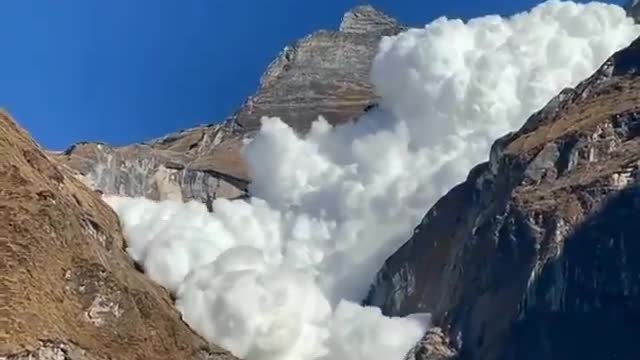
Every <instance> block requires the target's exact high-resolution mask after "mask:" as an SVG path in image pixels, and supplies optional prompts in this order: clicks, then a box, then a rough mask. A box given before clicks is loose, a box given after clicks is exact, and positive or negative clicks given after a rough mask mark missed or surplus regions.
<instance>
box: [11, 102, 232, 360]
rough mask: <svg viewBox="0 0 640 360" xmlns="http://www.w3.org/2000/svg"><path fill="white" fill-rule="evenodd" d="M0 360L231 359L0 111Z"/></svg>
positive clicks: (111, 220) (98, 204)
mask: <svg viewBox="0 0 640 360" xmlns="http://www.w3.org/2000/svg"><path fill="white" fill-rule="evenodd" d="M0 259H2V260H1V261H0V294H1V295H0V359H7V360H8V359H15V360H18V359H43V360H44V359H50V360H53V359H73V360H80V359H92V360H99V359H168V358H170V359H202V360H204V359H233V357H232V356H231V355H230V354H229V353H227V352H225V351H223V350H221V349H220V348H217V347H215V346H210V345H207V344H206V343H205V342H204V340H202V339H201V338H200V337H198V336H196V335H195V334H194V333H193V332H192V331H191V330H190V329H189V328H188V327H187V326H186V325H185V324H184V323H183V322H182V321H181V319H180V317H179V314H178V313H177V312H176V311H175V309H174V308H173V305H172V303H171V300H170V298H169V296H168V294H167V293H166V291H164V290H162V289H160V288H159V287H158V286H155V285H153V284H152V283H151V282H150V281H149V280H148V279H146V278H145V276H144V275H142V274H141V273H139V272H138V271H137V270H136V269H135V268H134V266H133V264H132V263H131V261H130V260H129V259H128V256H127V255H126V253H125V251H124V239H123V237H122V233H121V229H120V225H119V223H118V219H117V217H116V215H115V213H113V212H112V211H111V209H110V208H109V207H108V206H107V205H106V204H105V203H103V202H102V201H101V199H100V198H99V196H98V195H97V194H95V193H94V192H92V191H91V190H89V189H88V188H87V187H86V186H84V185H83V184H82V183H80V182H79V181H78V180H76V179H75V178H74V177H73V176H71V174H69V173H68V171H67V169H66V168H65V167H62V166H60V164H58V163H57V162H55V161H53V160H52V159H50V158H49V157H48V156H47V155H46V154H45V153H44V152H43V151H42V150H41V149H40V148H39V147H38V146H37V145H36V144H35V143H34V142H33V141H32V140H31V139H30V138H29V136H28V134H27V133H26V132H25V131H24V130H22V129H21V128H19V127H18V126H17V125H16V123H15V122H13V120H11V119H10V118H9V116H8V115H7V114H5V113H0Z"/></svg>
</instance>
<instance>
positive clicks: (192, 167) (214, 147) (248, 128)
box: [55, 6, 403, 202]
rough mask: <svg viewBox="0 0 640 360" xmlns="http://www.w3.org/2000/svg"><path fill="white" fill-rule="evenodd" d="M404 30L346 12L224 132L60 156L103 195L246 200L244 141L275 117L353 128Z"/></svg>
mask: <svg viewBox="0 0 640 360" xmlns="http://www.w3.org/2000/svg"><path fill="white" fill-rule="evenodd" d="M402 29H403V27H402V26H401V25H399V24H398V22H397V21H395V20H394V19H392V18H390V17H388V16H386V15H385V14H382V13H381V12H379V11H377V10H375V9H374V8H372V7H370V6H359V7H356V8H354V9H352V10H350V11H349V12H347V13H346V14H345V15H344V17H343V21H342V23H341V25H340V29H339V31H318V32H316V33H314V34H312V35H309V36H307V37H305V38H304V39H302V40H300V41H298V42H297V43H296V44H294V45H293V46H290V47H286V48H285V49H284V50H283V51H282V52H281V53H280V55H279V56H278V57H277V59H275V60H274V61H273V62H272V63H271V64H270V65H269V67H268V68H267V71H266V72H265V74H264V75H263V77H262V79H261V81H260V87H259V89H258V91H257V93H256V94H255V95H254V96H251V97H250V98H249V99H248V100H247V101H246V102H245V103H244V104H243V105H242V107H241V108H240V109H239V110H238V111H237V112H236V113H235V114H233V115H232V116H231V117H230V118H229V119H227V120H226V121H225V122H224V123H223V124H222V125H209V126H200V127H196V128H193V129H188V130H184V131H181V132H178V133H174V134H170V135H167V136H166V137H164V138H161V139H156V140H152V141H149V142H146V143H143V144H134V145H130V146H124V147H111V146H108V145H106V144H97V143H82V144H76V145H73V146H71V147H70V148H69V149H67V150H66V151H64V152H63V153H61V154H55V156H56V157H58V158H59V159H60V160H61V161H62V162H64V163H66V164H67V165H68V166H69V167H70V168H72V169H74V170H75V171H76V172H77V173H78V176H79V177H80V178H81V179H83V181H84V182H85V183H87V184H88V185H89V186H92V187H93V188H95V189H99V190H101V191H102V192H104V193H106V194H114V195H126V196H145V197H149V198H152V199H166V198H174V199H175V198H177V199H184V200H188V199H197V200H200V201H203V202H209V201H211V199H213V198H215V197H225V198H234V197H239V196H244V195H245V193H246V190H247V184H248V182H249V174H248V173H247V169H246V165H245V164H244V161H243V160H242V157H241V148H242V143H243V139H245V138H247V137H251V136H252V134H253V133H255V131H257V130H258V129H259V126H260V119H261V118H262V117H263V116H278V117H281V118H282V119H283V121H285V122H286V123H288V124H289V125H290V126H292V127H293V128H294V129H295V130H296V131H298V132H300V133H304V132H306V131H307V130H308V129H309V128H310V126H311V122H312V121H313V120H315V119H316V118H317V117H318V116H319V115H323V116H324V117H325V118H326V119H327V120H328V121H329V122H330V123H333V124H336V123H340V122H344V121H349V120H353V119H354V118H356V117H357V116H358V115H360V114H362V113H363V112H364V111H365V110H366V109H367V108H368V107H370V106H372V105H374V104H375V102H376V100H377V99H376V96H375V94H374V93H373V89H372V85H371V84H370V83H369V68H370V67H371V62H372V61H373V58H374V56H375V54H376V51H377V47H378V42H379V40H380V39H381V37H382V36H384V35H392V34H397V33H398V32H400V31H402Z"/></svg>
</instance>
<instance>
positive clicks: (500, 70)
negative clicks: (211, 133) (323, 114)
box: [105, 1, 640, 360]
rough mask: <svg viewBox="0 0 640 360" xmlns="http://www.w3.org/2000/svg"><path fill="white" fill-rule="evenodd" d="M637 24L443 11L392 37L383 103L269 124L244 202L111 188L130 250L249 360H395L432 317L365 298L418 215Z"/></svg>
mask: <svg viewBox="0 0 640 360" xmlns="http://www.w3.org/2000/svg"><path fill="white" fill-rule="evenodd" d="M638 34H640V28H639V27H638V26H636V25H634V24H633V21H632V20H631V19H628V18H626V17H625V13H624V11H623V9H621V8H620V7H617V6H614V5H606V4H601V3H590V4H587V5H583V4H576V3H572V2H558V1H550V2H547V3H544V4H541V5H539V6H537V7H535V8H534V9H532V10H531V11H529V12H527V13H522V14H517V15H515V16H512V17H510V18H501V17H498V16H487V17H482V18H477V19H473V20H470V21H469V22H467V23H465V22H462V21H460V20H449V19H446V18H439V19H437V20H435V21H433V22H432V23H430V24H428V25H426V26H425V27H424V28H423V29H411V30H408V31H406V32H404V33H402V34H400V35H397V36H395V37H388V38H385V39H383V41H382V42H381V44H380V47H379V52H378V54H377V56H376V58H375V61H374V65H373V68H372V70H371V80H372V83H373V84H374V86H375V89H376V91H377V92H378V94H379V95H381V96H382V99H383V100H382V103H381V106H380V107H379V109H378V110H376V111H374V112H371V113H369V114H367V115H366V116H364V117H363V118H362V119H360V121H358V122H356V123H352V124H347V125H344V126H340V127H336V128H332V127H331V126H329V125H328V124H327V122H326V121H324V120H323V119H322V118H320V119H319V120H318V121H317V122H316V123H314V125H313V127H312V129H311V131H310V133H309V134H308V135H307V136H306V137H304V138H302V137H299V136H297V135H296V134H295V133H294V132H293V131H292V129H291V128H289V127H288V126H287V125H285V124H284V123H283V122H281V121H280V120H279V119H277V118H265V119H263V124H262V129H261V131H260V133H259V134H258V135H257V136H256V137H255V139H254V140H253V141H252V142H251V143H250V144H248V145H247V147H246V149H245V158H246V160H247V162H248V164H249V165H250V168H251V175H252V179H253V183H252V184H251V189H250V190H251V194H252V195H253V198H252V199H250V200H249V201H247V202H245V201H228V200H224V199H219V200H217V201H215V203H214V204H213V209H214V213H213V214H209V213H207V211H206V209H205V207H204V205H202V204H197V203H193V202H192V203H187V204H181V203H176V202H171V201H164V202H152V201H149V200H145V199H128V198H115V197H107V198H105V199H106V200H107V201H108V202H109V204H110V205H111V206H112V207H113V208H114V209H115V210H116V211H117V213H118V215H119V217H120V219H121V221H122V223H123V227H124V231H125V233H126V235H127V238H128V241H129V244H128V246H129V248H128V252H129V254H130V255H131V257H132V258H133V259H134V260H135V261H137V262H139V263H140V264H141V265H142V266H143V267H144V269H145V272H146V273H147V274H148V276H149V277H151V279H153V280H154V281H156V282H157V283H159V284H161V285H163V286H165V287H167V288H168V289H170V290H171V291H172V292H174V293H175V295H176V299H177V300H176V306H177V307H178V309H179V310H180V312H181V313H182V316H183V318H184V319H185V321H186V322H187V323H189V325H190V326H191V327H192V328H194V329H195V330H196V331H197V332H199V333H200V334H201V335H203V336H204V337H205V338H206V339H208V340H210V341H211V342H214V343H216V344H219V345H221V346H223V347H225V348H227V349H229V350H231V351H232V352H233V353H234V354H235V355H237V356H238V357H240V358H244V359H247V360H254V359H255V360H267V359H274V360H275V359H278V360H294V359H300V360H308V359H327V360H329V359H331V360H338V359H340V360H342V359H344V360H358V359H367V360H371V359H373V360H377V359H379V360H388V359H393V358H395V359H401V358H402V357H403V356H404V355H405V353H406V352H407V351H408V350H409V349H410V348H411V347H412V346H413V344H414V343H415V342H416V341H417V340H419V339H420V337H421V336H422V334H423V333H424V331H425V329H426V328H427V327H428V326H429V316H428V315H427V314H416V315H412V316H409V317H405V318H389V317H385V316H383V315H382V314H381V312H380V310H379V309H376V308H366V307H361V306H359V305H358V303H359V301H360V300H361V299H362V298H363V296H364V295H365V293H366V290H367V288H368V286H369V284H370V283H371V280H372V278H373V276H374V275H375V272H376V271H377V270H378V268H379V267H380V266H381V264H382V263H383V261H384V260H385V258H386V257H388V256H389V255H390V254H392V253H393V252H394V251H395V250H396V249H397V248H398V247H399V246H400V245H401V244H402V242H403V241H405V240H406V239H408V238H409V236H410V233H411V230H412V229H413V227H414V226H415V225H416V224H417V223H418V222H419V221H420V218H421V216H422V215H423V214H424V213H425V212H426V211H427V209H428V208H429V207H430V206H431V205H432V204H433V203H434V202H435V201H436V200H437V199H438V197H440V196H441V195H443V193H444V192H446V191H447V190H448V189H450V188H451V187H452V186H454V185H455V184H456V183H458V182H459V181H461V180H463V179H464V176H465V175H466V173H467V172H468V171H469V169H470V168H471V167H472V166H473V165H475V164H477V163H478V162H481V161H483V160H485V159H486V157H487V155H488V150H489V146H490V144H491V142H492V141H493V140H495V139H496V138H497V137H499V136H501V135H503V134H504V133H505V132H508V131H512V130H515V129H517V128H518V127H519V126H521V125H522V124H523V122H524V121H525V120H526V118H527V117H528V116H529V115H530V114H532V113H533V112H534V111H536V110H537V109H539V108H541V107H542V106H544V105H545V103H546V102H547V101H549V100H550V99H551V97H552V96H554V95H555V94H557V93H558V92H560V90H562V89H563V88H564V87H567V86H574V85H576V84H577V83H578V82H579V81H580V80H582V79H584V78H585V77H587V76H589V75H590V74H591V73H592V72H593V71H594V70H596V69H597V67H598V66H599V65H601V64H602V63H603V61H604V60H605V59H606V58H607V57H608V56H609V55H611V54H612V53H613V52H614V51H616V50H618V49H620V48H622V47H624V46H626V45H627V44H629V43H630V42H631V41H632V40H633V39H634V38H635V37H636V36H637V35H638Z"/></svg>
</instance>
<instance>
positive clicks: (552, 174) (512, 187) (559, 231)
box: [367, 39, 640, 360]
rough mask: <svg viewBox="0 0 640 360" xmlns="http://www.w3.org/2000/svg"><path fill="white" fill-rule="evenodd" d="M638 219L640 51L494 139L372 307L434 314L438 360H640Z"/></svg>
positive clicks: (638, 45)
mask: <svg viewBox="0 0 640 360" xmlns="http://www.w3.org/2000/svg"><path fill="white" fill-rule="evenodd" d="M639 219H640V39H639V40H636V41H635V42H634V43H633V44H631V45H630V46H629V47H628V48H627V49H625V50H622V51H620V52H618V53H616V54H615V55H614V56H612V57H611V58H610V59H609V60H608V61H607V62H606V63H605V64H604V65H603V66H602V67H601V68H600V69H599V70H598V71H597V72H596V73H595V74H594V75H593V76H592V77H590V78H589V79H587V80H585V81H584V82H582V83H581V84H580V85H579V86H577V87H576V88H575V89H566V90H565V91H563V92H562V93H561V94H560V95H558V96H557V97H556V98H555V99H553V100H552V101H551V102H550V103H549V104H548V105H547V106H546V107H545V108H544V109H542V110H541V111H540V112H539V113H537V114H535V115H533V116H532V117H531V118H530V119H529V120H528V121H527V122H526V124H525V125H524V126H523V127H522V128H521V129H520V130H519V131H518V132H516V133H512V134H509V135H507V136H505V137H503V138H501V139H500V140H498V141H497V142H496V143H495V144H494V146H493V149H492V152H491V157H490V161H489V162H488V163H484V164H481V165H479V166H477V167H476V168H474V169H473V170H472V171H471V172H470V173H469V176H468V178H467V180H466V181H465V182H464V183H462V184H460V185H459V186H457V187H455V188H454V189H453V190H451V191H450V192H449V193H448V194H447V195H446V196H445V197H443V198H442V199H441V200H440V201H438V203H437V204H436V205H435V206H434V207H433V208H432V209H431V210H430V211H429V212H428V213H427V215H426V216H425V217H424V219H423V221H422V222H421V224H420V225H419V226H418V227H417V228H416V229H415V233H414V235H413V237H412V238H411V239H410V240H409V242H407V243H406V244H405V245H404V246H403V247H402V248H401V249H400V250H398V251H397V252H396V253H395V254H394V255H393V256H391V257H390V258H389V259H388V260H387V262H386V264H385V266H384V268H383V269H382V270H381V271H380V272H379V274H378V276H377V280H376V282H375V284H374V285H373V287H372V289H371V292H370V295H369V298H368V300H367V302H368V303H369V304H372V305H377V306H381V307H382V309H383V311H384V312H385V313H386V314H390V315H403V314H408V313H412V312H424V311H427V312H431V313H432V314H433V316H434V318H433V319H434V322H435V324H436V325H437V326H438V327H439V328H440V329H441V330H442V333H441V335H442V336H440V337H439V338H438V337H437V336H435V337H434V335H433V333H432V334H430V336H431V338H430V339H431V340H433V339H434V338H437V339H436V340H438V341H437V342H436V343H437V345H438V346H441V347H444V348H446V349H448V351H450V352H449V353H448V354H449V355H451V356H449V357H441V358H461V359H482V360H493V359H501V360H502V359H514V360H515V359H518V360H526V359H583V358H589V359H593V358H601V359H604V358H607V359H608V358H615V359H637V358H640V349H638V347H637V346H636V344H635V343H634V339H635V334H636V333H637V329H638V328H639V327H640V307H639V304H640V261H638V260H639V259H640V247H638V242H637V241H635V240H636V239H637V236H638V234H640V221H639ZM436 332H437V331H436ZM427 340H429V339H425V342H424V343H423V344H427ZM432 346H433V344H432V345H428V346H427V345H425V346H423V347H422V349H416V351H415V353H413V354H411V356H413V357H415V358H416V359H432V358H433V359H435V358H438V357H428V356H426V355H425V354H426V353H427V352H428V350H429V347H432ZM411 356H410V357H411Z"/></svg>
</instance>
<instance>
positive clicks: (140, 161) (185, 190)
mask: <svg viewBox="0 0 640 360" xmlns="http://www.w3.org/2000/svg"><path fill="white" fill-rule="evenodd" d="M225 135H227V133H226V130H225V128H223V127H221V126H210V127H206V126H205V127H199V128H194V129H189V130H185V131H183V132H181V133H179V134H172V135H170V136H167V137H164V138H162V139H157V140H153V141H150V142H148V143H145V144H135V145H130V146H125V147H120V148H114V147H111V146H108V145H105V144H96V143H82V144H76V145H74V146H72V147H71V148H69V149H68V150H66V151H65V152H64V153H62V154H59V155H57V157H58V158H59V159H62V160H63V162H64V163H66V164H67V165H68V166H70V167H71V168H72V169H74V170H75V171H76V172H78V174H79V175H80V178H81V179H83V181H84V182H85V183H86V184H87V185H89V186H91V187H93V188H95V189H100V190H101V191H102V192H104V193H106V194H117V195H125V196H144V197H148V198H151V199H154V200H160V199H176V200H183V199H184V200H187V199H198V200H201V201H210V200H211V199H213V198H216V197H225V198H235V197H238V196H242V195H243V194H244V193H245V192H246V189H247V184H248V181H247V179H248V174H247V171H246V168H245V166H244V163H243V162H242V161H241V158H240V156H239V149H240V146H241V143H240V140H227V141H224V139H225Z"/></svg>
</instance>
